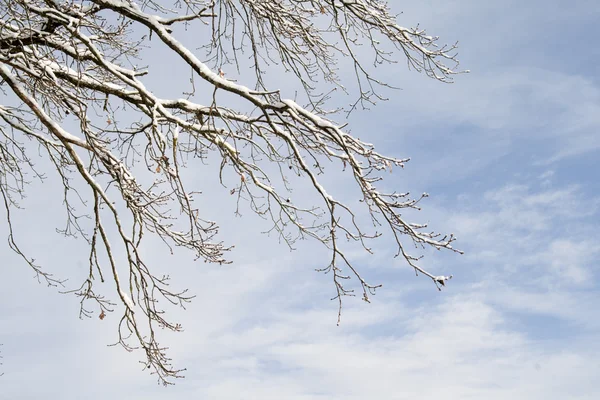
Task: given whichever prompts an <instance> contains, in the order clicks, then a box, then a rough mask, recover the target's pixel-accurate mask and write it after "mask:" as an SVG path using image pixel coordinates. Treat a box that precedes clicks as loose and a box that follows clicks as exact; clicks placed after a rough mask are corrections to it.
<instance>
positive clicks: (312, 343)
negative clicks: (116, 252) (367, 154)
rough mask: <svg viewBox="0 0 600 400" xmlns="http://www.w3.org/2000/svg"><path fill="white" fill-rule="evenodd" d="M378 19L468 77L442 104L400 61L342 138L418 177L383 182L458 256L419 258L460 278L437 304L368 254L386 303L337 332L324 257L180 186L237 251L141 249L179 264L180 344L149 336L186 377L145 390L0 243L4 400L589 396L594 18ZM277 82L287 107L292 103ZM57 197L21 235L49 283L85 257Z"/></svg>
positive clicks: (443, 6) (597, 153) (513, 10)
mask: <svg viewBox="0 0 600 400" xmlns="http://www.w3.org/2000/svg"><path fill="white" fill-rule="evenodd" d="M389 4H390V6H391V7H392V8H393V9H395V10H396V11H398V12H399V11H403V12H404V13H403V14H402V15H400V16H399V23H400V24H402V25H411V26H412V25H414V24H415V23H417V22H419V23H420V24H421V25H422V26H423V27H426V28H427V29H428V31H429V32H430V33H431V34H435V35H439V36H440V37H441V40H442V41H446V42H453V41H455V40H459V41H460V57H459V58H460V60H461V65H462V66H463V67H464V68H468V69H470V70H471V73H470V74H468V75H461V76H459V77H457V79H456V82H455V83H454V84H452V85H444V84H441V83H438V82H434V81H431V80H429V79H427V78H426V77H425V76H420V75H418V74H417V73H415V72H408V71H407V70H406V68H405V66H404V64H402V63H400V64H398V65H397V66H395V67H394V68H383V69H381V71H380V73H381V76H382V77H383V78H384V79H387V80H388V81H390V82H393V83H394V84H395V85H397V86H400V87H401V88H402V90H400V91H394V92H387V93H386V95H388V97H390V100H389V101H388V102H385V103H381V104H378V105H377V107H374V108H372V109H371V110H370V111H369V112H356V113H355V114H353V115H352V116H351V117H350V120H349V122H350V125H349V127H350V128H351V130H352V132H353V133H354V134H355V135H357V136H359V137H360V138H361V139H365V140H367V141H370V142H372V143H375V145H376V146H378V148H379V149H380V150H382V149H384V150H385V151H384V152H385V153H388V154H390V155H394V156H397V157H411V158H412V160H411V161H410V162H409V163H408V164H407V165H406V168H405V169H404V170H401V171H394V173H393V174H390V175H389V176H387V177H386V181H385V183H384V184H383V185H384V186H385V187H389V188H396V189H398V190H402V191H406V190H410V191H411V192H413V193H419V192H424V191H426V192H428V193H430V195H431V197H430V198H429V199H427V201H426V203H424V205H423V211H421V212H420V213H418V214H414V216H413V217H414V219H415V221H417V222H430V223H431V225H432V227H433V228H435V229H436V230H438V231H442V232H454V233H455V234H456V235H457V236H458V238H459V241H458V242H457V243H456V247H458V248H460V249H462V250H464V251H465V252H466V254H465V255H463V256H459V255H456V254H450V253H444V252H434V251H425V255H426V257H425V259H424V261H423V264H424V265H425V266H426V267H427V268H428V269H429V270H432V271H435V272H436V273H439V274H445V275H448V274H453V275H454V278H453V279H452V281H450V283H449V286H448V287H447V288H446V289H445V290H444V291H442V292H438V291H437V290H436V289H435V287H434V286H433V285H432V284H431V282H430V281H428V280H426V279H423V278H417V277H415V276H414V273H413V272H412V271H411V270H410V269H409V268H408V267H407V266H406V265H405V264H404V263H403V262H402V261H401V260H398V259H394V258H393V255H394V251H395V248H394V247H393V246H392V244H391V241H390V239H389V238H385V237H384V238H382V240H380V241H378V243H374V249H375V251H376V254H375V255H374V256H368V255H366V254H364V253H361V252H359V251H358V250H357V251H354V252H352V256H353V257H354V260H356V263H357V265H359V266H360V267H361V268H362V269H363V272H364V273H365V274H366V275H367V277H368V280H369V281H371V282H377V283H383V284H384V287H383V289H381V290H380V291H379V292H378V294H377V296H375V297H374V298H373V299H372V303H371V304H365V303H364V302H361V301H360V300H359V299H350V298H349V299H346V302H345V305H344V314H343V320H342V324H341V326H339V327H338V326H336V317H337V309H336V304H335V303H334V302H330V301H329V298H330V297H332V293H333V286H332V284H331V280H330V278H329V276H327V275H322V274H319V273H316V272H314V269H315V268H319V267H322V266H323V265H322V264H323V263H325V262H326V260H327V259H326V257H327V253H326V251H325V249H322V248H320V247H319V246H317V245H316V244H314V243H301V244H300V245H299V249H298V250H297V251H296V252H292V253H290V252H289V251H288V250H287V248H286V247H284V246H282V245H278V244H277V240H276V238H272V237H267V236H266V235H258V232H259V231H260V230H261V229H260V227H261V223H260V221H259V220H258V219H257V218H255V217H253V216H252V215H251V213H250V212H249V211H247V212H246V213H245V214H244V216H243V218H236V217H234V216H233V208H232V207H228V206H230V205H231V206H233V204H229V203H231V200H230V198H229V197H228V196H227V190H226V189H221V188H218V187H217V186H216V185H215V183H216V177H215V176H214V172H215V169H216V167H217V165H209V166H207V167H202V171H201V173H198V174H196V173H194V171H191V172H190V177H191V178H190V179H192V180H193V181H194V183H195V184H197V185H198V186H199V187H201V188H202V190H203V191H204V193H205V194H204V195H203V197H202V198H201V202H202V204H203V206H204V207H205V209H206V210H210V212H211V218H212V219H213V220H216V221H218V222H220V224H221V226H222V229H221V236H222V238H223V239H224V240H225V241H226V242H228V243H230V244H235V245H236V248H235V250H234V252H233V254H232V259H233V260H234V264H232V265H230V266H225V267H218V266H211V265H206V264H203V263H194V262H193V261H192V260H191V257H190V255H189V254H185V253H177V254H176V255H175V256H170V255H168V254H167V253H166V252H165V251H164V248H160V247H159V246H158V247H148V249H147V252H148V256H149V257H151V258H152V259H153V260H156V263H157V264H160V263H161V262H164V263H165V264H166V265H169V266H170V267H172V270H171V271H169V272H170V273H171V275H172V276H173V278H174V284H176V285H177V284H179V285H181V286H188V287H190V288H191V290H192V291H193V292H194V293H195V294H196V295H197V296H198V297H197V298H196V300H195V301H194V303H193V304H192V305H191V306H190V307H189V308H188V310H187V311H181V310H173V313H174V315H176V316H177V317H178V321H180V322H181V323H182V324H183V326H184V328H185V331H184V332H183V333H180V334H165V335H164V339H163V342H165V343H168V344H169V346H170V347H171V351H170V355H171V357H172V358H173V360H174V362H175V364H176V365H177V366H185V367H187V368H188V370H187V371H186V373H185V375H186V378H185V379H184V380H180V381H178V382H177V384H176V386H174V387H170V388H166V389H165V388H162V387H159V386H157V385H156V383H155V379H154V378H153V377H150V376H148V375H147V374H146V373H145V372H141V367H140V365H139V364H138V363H137V361H138V359H139V356H138V355H136V354H135V353H133V354H128V353H126V352H125V351H124V350H122V349H120V348H118V347H107V346H106V345H107V344H110V343H113V342H114V341H115V340H116V324H117V316H116V315H114V316H113V315H109V316H108V317H107V318H106V319H105V320H103V321H100V320H98V319H97V318H93V319H89V320H83V321H81V320H79V319H77V313H78V302H77V300H76V299H75V298H72V297H69V296H61V295H58V294H57V293H56V290H54V289H49V288H46V287H44V286H43V285H39V284H37V282H36V281H35V280H33V279H31V275H32V274H31V272H30V271H29V270H27V268H26V266H25V265H23V263H21V262H20V261H19V259H18V258H17V257H16V256H14V255H13V254H12V253H10V252H9V250H8V248H7V246H6V245H1V246H0V255H1V259H2V267H3V269H4V271H5V272H4V279H2V281H1V282H0V343H3V344H4V345H3V346H2V354H3V356H4V359H3V362H4V365H3V366H1V367H0V368H1V370H2V371H3V372H4V373H5V375H4V376H3V377H1V378H0V398H6V399H34V398H39V397H41V396H42V395H43V396H45V397H46V398H61V399H79V398H89V399H105V398H110V397H117V398H119V397H122V396H124V395H125V394H127V397H128V398H132V399H137V398H139V399H142V398H143V399H155V398H156V399H159V398H160V399H164V398H182V397H183V396H186V397H189V396H194V398H210V399H261V400H265V399H281V398H284V399H286V400H287V399H294V400H296V399H298V400H299V399H303V400H309V399H310V400H312V399H338V398H339V399H364V398H365V397H367V396H368V397H370V398H375V399H413V398H422V399H433V398H440V397H442V396H443V397H444V398H447V399H469V398H473V399H482V398H485V399H506V398H509V397H510V398H513V399H528V400H529V399H561V400H562V399H565V398H569V399H596V398H599V397H600V390H599V389H598V387H597V385H595V383H596V382H595V381H596V379H597V377H598V376H600V361H599V360H600V357H599V356H600V345H599V344H598V340H597V338H598V334H599V333H600V322H599V321H598V318H597V317H598V311H597V309H598V306H599V305H600V288H599V285H598V283H597V279H598V271H599V264H600V244H599V242H598V240H597V237H598V234H599V233H600V232H599V231H600V183H599V182H600V179H598V176H599V175H600V174H599V172H598V169H599V167H600V163H599V161H598V160H599V159H600V158H599V157H600V136H599V133H598V131H599V129H600V70H599V68H598V64H599V63H600V50H599V49H598V48H597V46H595V43H594V42H593V40H594V38H596V37H598V36H599V35H600V28H598V26H597V23H596V22H597V21H598V17H600V5H598V3H597V2H595V1H583V0H581V1H577V2H567V1H543V2H542V1H527V2H523V1H495V0H493V1H492V0H490V1H468V0H454V1H441V0H439V1H438V0H430V1H421V2H413V3H412V4H409V2H399V1H390V2H389ZM157 60H158V57H157ZM155 62H159V61H155ZM156 68H157V69H158V70H164V71H168V70H169V69H170V68H171V66H170V65H166V64H163V65H156ZM228 74H232V73H231V72H229V71H228ZM284 83H285V85H284ZM281 84H282V85H284V86H283V88H284V89H287V90H288V96H289V97H293V93H294V87H293V86H291V85H289V84H288V83H287V82H283V81H282V82H281ZM166 86H167V84H166V83H164V82H161V83H157V87H159V88H164V89H165V90H167V88H166ZM347 101H348V102H349V101H350V100H347ZM328 173H331V175H330V176H329V177H325V178H324V179H325V182H326V183H327V184H329V185H330V187H331V189H332V191H333V192H337V193H339V194H340V196H347V197H348V198H349V197H350V196H351V195H352V194H355V193H354V192H353V191H352V187H351V185H352V179H350V177H345V178H344V175H340V174H339V173H338V172H336V171H334V169H333V168H332V169H331V171H328ZM215 187H216V189H214V190H211V189H210V188H215ZM53 192H55V193H58V194H60V192H59V191H57V188H52V187H51V185H50V187H48V185H44V186H40V185H37V186H33V187H32V191H31V192H30V195H29V198H28V199H27V201H26V202H24V205H25V206H26V207H27V211H26V212H25V211H24V212H21V213H20V215H19V218H20V221H21V224H20V225H19V228H18V229H19V231H20V233H21V234H22V235H25V236H26V242H27V246H28V247H29V248H30V249H32V250H35V252H36V257H37V258H38V259H39V260H40V262H43V263H44V265H45V267H46V269H47V270H49V271H54V272H56V273H57V274H58V275H60V274H61V273H64V275H68V276H72V274H75V275H76V274H77V273H81V270H82V269H85V267H83V266H85V264H86V257H87V255H86V249H85V246H84V243H83V242H76V241H73V240H65V239H63V238H61V237H60V236H58V235H56V234H53V228H54V227H55V226H60V225H61V224H62V223H63V219H62V218H63V215H62V214H61V208H60V200H59V199H58V200H57V201H56V202H55V203H53V205H48V199H49V198H51V194H52V193H53ZM301 195H302V194H301V193H300V194H298V196H301ZM53 207H55V208H53ZM54 210H56V211H54ZM213 214H214V216H212V215H213ZM42 228H43V229H42ZM0 232H1V233H2V234H3V235H5V234H6V232H5V227H4V225H2V224H0ZM111 317H112V318H111Z"/></svg>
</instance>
